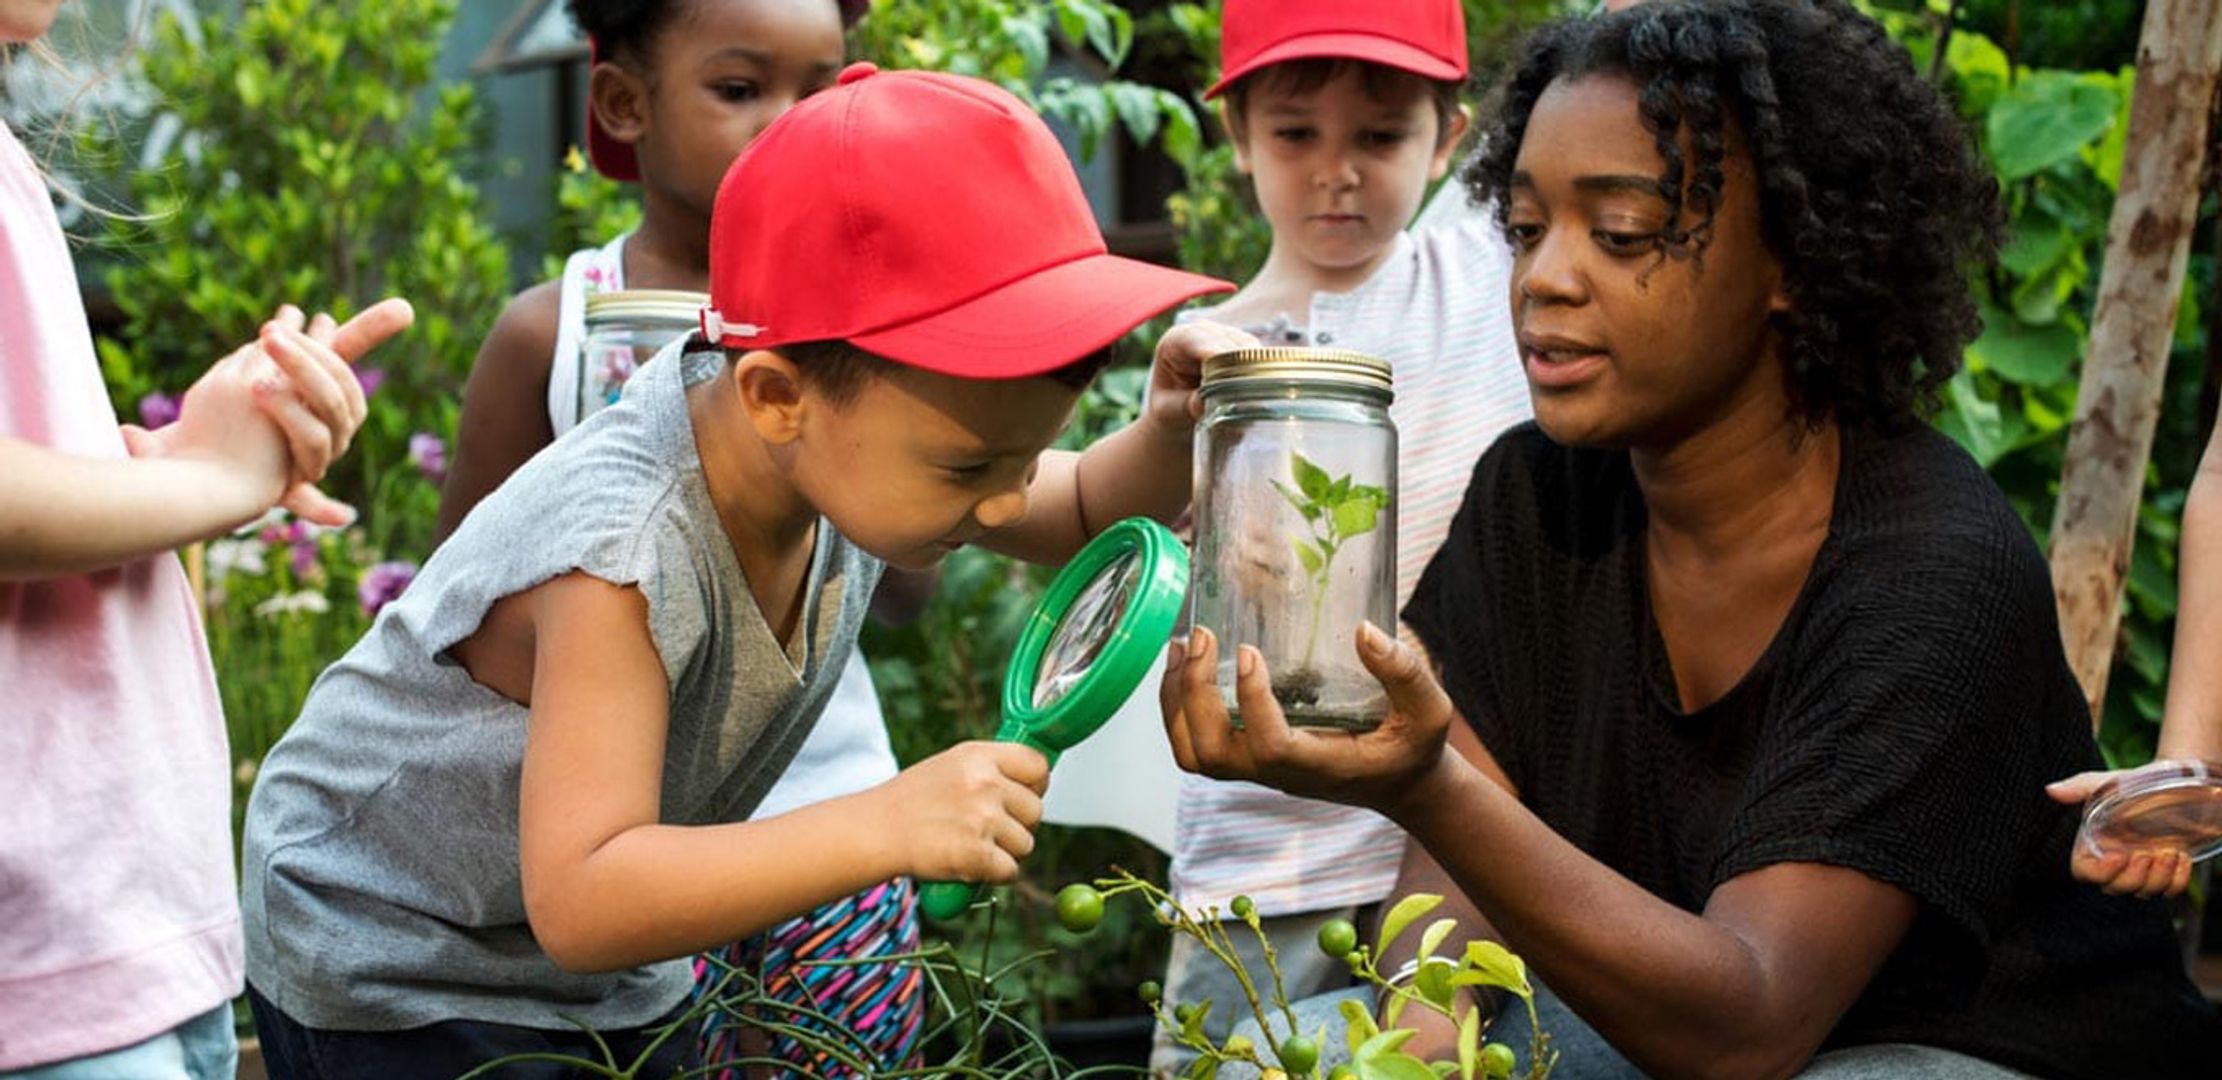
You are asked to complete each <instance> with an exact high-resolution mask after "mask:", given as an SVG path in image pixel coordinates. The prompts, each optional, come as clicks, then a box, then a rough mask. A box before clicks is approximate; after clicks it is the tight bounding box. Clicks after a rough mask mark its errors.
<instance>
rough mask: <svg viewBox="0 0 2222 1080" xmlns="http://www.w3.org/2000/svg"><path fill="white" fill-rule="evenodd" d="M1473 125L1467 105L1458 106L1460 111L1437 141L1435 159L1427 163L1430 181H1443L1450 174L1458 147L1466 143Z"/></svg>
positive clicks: (1471, 113) (1471, 114) (1451, 119)
mask: <svg viewBox="0 0 2222 1080" xmlns="http://www.w3.org/2000/svg"><path fill="white" fill-rule="evenodd" d="M1473 123H1474V118H1473V111H1472V110H1471V109H1470V108H1469V107H1468V106H1466V105H1463V104H1462V105H1460V106H1458V111H1457V112H1455V113H1452V114H1451V117H1450V127H1449V128H1448V129H1446V130H1444V131H1443V132H1442V134H1441V137H1439V138H1437V139H1436V140H1435V157H1434V159H1433V160H1431V161H1429V162H1428V163H1427V178H1428V179H1429V180H1431V181H1433V180H1441V179H1442V178H1443V175H1444V174H1445V173H1448V172H1450V167H1451V159H1452V158H1454V157H1456V156H1457V154H1458V147H1459V145H1460V144H1461V143H1463V142H1465V141H1466V132H1467V130H1468V129H1470V128H1472V127H1473Z"/></svg>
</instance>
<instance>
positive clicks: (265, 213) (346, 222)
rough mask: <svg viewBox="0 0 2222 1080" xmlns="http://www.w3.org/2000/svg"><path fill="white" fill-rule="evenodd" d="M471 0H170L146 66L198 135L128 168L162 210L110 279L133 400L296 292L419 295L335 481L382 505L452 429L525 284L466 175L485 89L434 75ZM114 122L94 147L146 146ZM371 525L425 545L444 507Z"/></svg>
mask: <svg viewBox="0 0 2222 1080" xmlns="http://www.w3.org/2000/svg"><path fill="white" fill-rule="evenodd" d="M454 11H455V0H387V2H384V3H378V4H326V3H317V2H315V0H266V2H263V3H257V4H251V5H247V6H245V7H244V9H243V10H241V11H240V12H239V13H238V15H237V17H236V19H227V18H225V17H222V16H210V17H208V18H205V19H203V20H201V21H200V22H199V23H198V24H197V25H196V26H190V27H189V26H187V25H186V24H184V23H182V22H180V21H179V20H177V19H176V18H175V17H173V16H170V15H168V14H165V15H163V16H162V17H161V19H160V20H159V21H158V22H157V24H156V25H155V27H154V29H153V41H152V43H151V44H150V45H149V46H148V47H147V48H146V49H145V50H144V52H143V53H142V54H141V58H140V61H141V75H142V77H143V78H144V79H145V81H146V83H147V84H148V86H149V87H150V88H151V89H152V90H153V92H154V93H155V95H156V96H157V99H158V101H159V102H160V107H161V108H163V109H165V110H167V111H168V113H169V114H170V115H172V116H174V117H175V118H176V120H177V122H178V124H179V125H180V126H181V128H182V130H183V131H184V132H185V135H184V136H183V137H182V138H180V139H179V140H178V141H177V142H176V143H175V144H174V145H173V146H172V148H171V149H170V151H169V152H168V153H167V154H166V155H165V156H164V158H163V160H162V161H161V162H160V163H159V165H158V166H157V167H155V168H152V169H145V170H135V171H133V172H131V173H130V174H129V175H128V177H127V178H126V179H127V182H128V190H129V192H130V194H131V196H132V198H133V201H134V202H135V203H136V204H137V205H138V206H139V207H140V208H142V209H143V211H144V212H145V213H146V214H147V215H149V217H148V218H147V219H146V220H144V221H130V220H118V221H116V222H115V223H114V225H115V227H114V229H113V230H112V231H111V234H110V235H109V236H108V237H106V238H105V242H106V243H107V244H108V245H110V246H111V247H114V248H116V249H118V250H119V253H120V255H121V256H122V259H121V265H119V266H118V267H117V268H116V269H115V270H113V271H112V272H111V273H110V274H109V277H108V285H109V288H110V289H111V290H113V292H114V294H115V297H116V302H117V304H118V305H119V306H120V307H121V308H122V310H123V313H124V317H125V323H124V327H123V330H122V332H121V333H120V334H119V335H118V336H117V337H115V338H113V339H109V340H104V341H102V342H101V343H100V351H101V359H102V364H103V366H104V368H105V369H106V375H107V378H108V383H109V387H110V389H111V391H112V392H113V393H114V394H115V395H116V397H117V400H118V402H119V404H120V405H122V406H124V407H125V411H126V412H127V413H128V412H129V406H130V404H131V403H132V402H134V401H136V400H137V399H138V398H139V397H140V395H142V394H145V393H147V392H149V391H153V390H164V391H170V392H176V391H181V390H182V389H183V388H184V387H185V386H186V385H188V384H189V383H190V382H191V381H192V380H193V378H194V377H196V376H198V375H199V374H200V372H201V371H202V370H204V369H205V368H206V367H207V366H208V365H209V364H211V363H213V362H214V361H215V360H216V359H217V358H218V357H221V356H223V355H224V354H225V353H228V352H230V351H231V350H232V349H233V348H234V347H236V346H237V345H238V344H239V343H241V342H243V341H246V340H248V339H249V338H250V337H252V336H253V334H254V332H255V328H256V327H257V326H258V325H259V324H260V323H261V322H262V321H263V320H264V319H267V318H269V317H270V314H271V312H272V311H273V310H275V308H276V307H277V305H278V304H279V303H280V302H291V303H294V304H298V305H300V306H301V307H303V308H304V309H307V310H310V311H314V310H318V309H327V310H330V311H332V312H333V313H334V314H335V315H337V316H339V317H341V318H345V317H346V316H347V315H349V314H352V313H353V312H354V311H355V310H357V309H358V308H360V307H363V306H365V305H367V304H369V303H370V302H372V301H375V300H377V299H379V298H381V297H383V296H387V295H401V296H406V297H408V298H409V299H410V300H411V301H412V302H413V303H415V304H416V308H417V323H416V327H415V328H414V329H412V330H410V331H409V332H408V333H407V334H405V335H403V336H402V337H401V338H400V339H398V340H396V341H393V342H390V343H388V344H387V345H386V346H384V347H383V348H381V349H380V350H379V351H378V353H377V354H375V356H374V358H373V359H371V360H370V361H368V366H375V367H377V368H379V369H381V370H382V371H384V373H385V376H386V377H385V381H384V385H383V387H382V388H381V390H380V391H379V407H378V408H376V409H374V410H373V411H372V413H371V416H370V419H369V421H368V422H367V423H366V424H365V425H364V427H363V430H362V432H361V434H360V435H359V436H358V438H357V441H356V444H355V449H354V451H353V452H352V453H351V454H349V455H348V457H347V458H345V459H344V460H343V461H342V462H341V463H340V464H339V465H338V466H337V468H336V470H335V473H334V475H333V477H332V479H331V481H330V486H331V487H332V488H333V489H335V490H336V492H337V493H338V494H339V495H340V496H341V497H343V498H347V499H350V500H352V501H355V502H356V503H357V504H358V505H359V506H363V507H365V508H369V509H375V507H376V505H377V501H378V499H379V497H380V495H381V493H382V492H384V491H386V490H387V489H388V488H390V487H391V486H392V485H394V484H395V483H397V482H399V480H398V478H399V477H400V476H402V475H403V474H406V473H408V472H410V470H409V468H408V466H407V463H406V462H405V460H404V458H405V451H404V448H405V446H406V444H407V441H408V439H409V437H410V436H411V435H412V434H413V433H415V432H417V431H424V430H430V431H440V432H444V431H446V430H447V429H448V425H449V424H450V423H452V420H453V412H454V408H453V404H452V403H453V402H454V401H455V400H456V399H457V398H458V397H459V391H460V388H461V386H462V379H463V376H464V374H465V373H466V372H467V371H468V370H469V366H470V361H471V357H472V355H473V354H474V353H475V351H476V349H477V346H478V340H479V338H480V337H481V336H482V335H483V334H484V333H485V330H486V328H487V327H488V326H489V325H490V324H491V323H492V321H493V317H494V315H495V313H496V312H497V311H499V309H500V306H501V303H502V300H503V298H504V297H505V296H506V294H507V292H508V254H507V251H506V249H505V248H504V247H503V245H502V243H501V241H500V240H499V239H498V238H497V237H496V235H495V232H494V229H493V228H492V226H491V225H490V224H489V222H488V221H487V219H486V217H485V216H484V214H483V212H482V207H481V205H480V201H479V195H478V191H477V189H476V188H474V187H473V186H472V185H471V184H470V183H469V182H467V181H466V180H465V179H464V176H465V175H466V174H467V172H468V167H469V165H470V161H471V156H472V153H473V150H474V141H473V140H474V132H475V131H476V125H477V122H478V120H477V117H478V113H477V107H476V105H475V102H474V98H473V95H472V92H471V88H470V87H469V86H467V85H460V84H458V85H448V86H441V87H437V88H434V87H432V86H431V82H432V77H433V61H434V58H435V57H436V55H437V53H438V48H439V42H440V40H441V38H442V37H443V36H444V35H445V33H446V30H447V28H448V25H449V24H450V22H451V21H452V20H453V16H454ZM116 138H117V135H116V134H115V133H113V132H110V131H107V130H104V129H103V130H95V131H93V132H91V133H89V134H88V135H87V136H86V139H87V141H88V144H89V145H88V150H89V151H90V152H91V154H92V156H94V157H96V158H97V159H100V160H108V161H129V160H132V159H133V157H134V155H132V154H130V153H128V152H126V150H125V148H124V147H122V146H120V145H117V144H116V143H115V141H114V140H116ZM366 526H367V527H369V528H370V530H371V533H372V539H373V541H374V542H375V544H376V545H377V546H379V547H383V548H388V549H396V548H398V549H406V550H409V551H412V552H414V551H421V550H422V549H423V546H424V545H425V544H426V543H427V542H428V541H429V538H430V532H431V528H432V522H431V520H430V519H428V518H418V517H414V516H409V515H399V514H396V515H376V516H375V517H373V518H370V519H366Z"/></svg>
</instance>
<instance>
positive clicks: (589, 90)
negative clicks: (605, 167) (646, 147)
mask: <svg viewBox="0 0 2222 1080" xmlns="http://www.w3.org/2000/svg"><path fill="white" fill-rule="evenodd" d="M586 79H587V81H586V107H587V108H589V109H592V110H593V111H594V121H595V123H597V124H600V125H601V126H602V131H603V133H604V134H607V135H608V136H609V137H610V138H613V139H616V140H617V141H618V142H621V143H627V144H630V143H633V142H637V141H639V139H640V136H641V133H642V132H644V131H646V130H648V84H647V83H645V82H643V81H642V80H641V77H640V76H639V75H636V74H634V73H633V72H632V71H631V70H629V69H627V68H626V67H625V66H624V65H623V64H618V63H614V62H612V61H608V60H604V61H602V62H601V63H599V64H596V65H594V70H593V71H590V72H588V73H587V77H586Z"/></svg>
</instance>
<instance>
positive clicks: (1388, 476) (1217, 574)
mask: <svg viewBox="0 0 2222 1080" xmlns="http://www.w3.org/2000/svg"><path fill="white" fill-rule="evenodd" d="M1393 397H1394V394H1393V393H1392V392H1391V390H1390V378H1389V365H1388V363H1387V362H1386V361H1383V360H1380V359H1377V358H1375V357H1371V356H1367V355H1364V354H1363V353H1355V352H1350V351H1347V350H1339V349H1302V348H1255V349H1238V350H1235V351H1233V352H1227V353H1221V354H1219V355H1217V356H1214V357H1211V358H1210V359H1208V360H1206V361H1204V368H1203V400H1204V415H1203V419H1202V420H1201V421H1200V422H1199V423H1198V424H1197V425H1196V495H1195V499H1196V506H1195V529H1196V532H1195V544H1196V557H1195V571H1194V578H1193V581H1194V584H1193V586H1192V588H1191V591H1190V603H1191V608H1190V619H1191V622H1192V623H1193V624H1194V625H1197V626H1202V627H1205V628H1207V629H1209V630H1211V631H1212V633H1214V634H1216V635H1218V638H1219V643H1220V645H1219V648H1220V652H1219V687H1220V691H1221V693H1222V694H1223V695H1224V696H1225V698H1226V702H1227V709H1228V712H1229V714H1230V715H1232V716H1234V717H1235V718H1236V721H1237V722H1238V723H1239V722H1240V711H1239V708H1238V706H1237V704H1236V701H1235V657H1236V650H1237V649H1238V648H1239V647H1240V646H1243V645H1250V646H1254V647H1255V648H1256V649H1257V650H1258V651H1259V652H1260V653H1262V654H1263V655H1264V657H1265V665H1266V671H1267V672H1268V673H1270V674H1271V676H1272V681H1273V696H1274V697H1275V698H1276V699H1277V700H1278V701H1279V702H1280V705H1281V711H1282V712H1283V713H1284V714H1286V715H1287V717H1288V721H1289V723H1291V724H1295V725H1306V726H1314V727H1335V728H1344V729H1349V730H1360V731H1362V730H1365V729H1368V728H1371V727H1374V726H1375V725H1377V724H1379V723H1380V722H1381V718H1382V717H1383V716H1384V715H1386V714H1387V712H1388V698H1387V696H1386V695H1385V694H1384V693H1383V692H1382V689H1381V684H1380V683H1379V682H1378V681H1376V680H1375V679H1374V677H1373V676H1372V674H1371V673H1369V672H1367V671H1366V669H1365V666H1364V665H1363V664H1361V663H1360V662H1359V660H1358V650H1357V631H1358V624H1359V622H1360V621H1361V620H1367V619H1370V620H1372V621H1373V623H1374V625H1376V626H1379V627H1381V628H1382V629H1383V630H1385V631H1388V632H1389V633H1395V632H1396V490H1397V476H1396V452H1397V442H1396V438H1397V437H1396V425H1395V424H1394V423H1393V422H1391V421H1390V419H1389V402H1390V400H1391V399H1392V398H1393Z"/></svg>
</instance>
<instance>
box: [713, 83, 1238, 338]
mask: <svg viewBox="0 0 2222 1080" xmlns="http://www.w3.org/2000/svg"><path fill="white" fill-rule="evenodd" d="M1233 288H1234V286H1232V285H1229V284H1227V283H1226V282H1223V281H1218V280H1215V279H1212V278H1208V277H1202V276H1199V275H1196V274H1189V273H1184V272H1182V271H1179V270H1172V269H1168V268H1166V267H1162V266H1153V265H1151V264H1149V263H1145V262H1138V261H1136V260H1133V259H1125V258H1120V257H1118V256H1116V255H1112V254H1110V253H1109V252H1108V251H1107V250H1106V249H1105V247H1104V243H1103V233H1102V232H1101V231H1100V230H1099V229H1097V228H1096V221H1095V215H1094V213H1093V212H1091V211H1090V210H1089V208H1088V199H1087V197H1086V196H1085V195H1083V194H1082V193H1081V190H1080V180H1079V177H1077V176H1075V175H1074V174H1073V169H1072V163H1071V162H1070V161H1069V160H1067V159H1066V157H1065V152H1064V150H1063V149H1062V148H1061V147H1059V146H1058V144H1057V138H1056V136H1054V135H1051V134H1050V132H1049V127H1048V126H1047V125H1045V124H1043V123H1042V121H1041V118H1040V117H1038V116H1036V115H1035V114H1034V110H1033V109H1031V108H1028V107H1027V106H1026V104H1025V103H1024V102H1021V101H1020V100H1019V99H1017V98H1016V97H1013V96H1011V95H1010V94H1009V93H1008V92H1006V91H1004V90H1003V89H1002V88H1000V87H997V86H995V85H994V84H992V83H988V82H983V81H981V80H979V79H972V78H966V77H963V76H957V75H943V74H937V73H931V72H921V71H880V70H879V69H878V68H875V67H873V66H872V65H871V64H851V65H850V66H849V67H848V69H847V70H845V71H843V72H842V73H841V78H840V81H839V83H838V84H837V85H836V86H834V87H833V88H832V89H829V90H825V91H823V92H820V93H818V94H815V95H813V96H811V97H810V98H808V99H806V100H804V101H803V102H802V103H801V104H798V105H796V106H795V107H794V108H793V109H790V110H788V112H787V114H786V115H784V116H782V117H780V118H779V119H778V120H775V121H773V122H772V123H771V125H770V126H769V127H766V128H765V129H764V133H763V134H762V135H759V136H757V137H756V141H755V142H754V143H751V144H750V145H749V148H748V149H747V150H745V151H743V152H742V153H741V156H740V158H739V159H738V160H736V161H735V162H734V163H733V167H732V168H731V169H730V170H728V171H727V172H726V174H725V180H724V182H723V183H721V184H719V185H718V197H717V204H716V208H715V209H714V211H713V212H712V214H711V218H710V307H709V308H707V309H705V310H704V311H703V313H702V331H703V333H704V334H705V335H707V336H708V337H709V339H710V340H711V341H713V342H716V343H718V344H721V345H724V346H726V347H728V348H741V349H762V348H772V347H775V346H779V345H787V344H792V343H795V342H799V341H831V340H842V341H847V342H849V343H851V344H853V345H855V346H857V347H858V348H861V349H864V350H865V351H867V352H871V353H874V354H876V355H879V356H883V357H886V358H887V359H889V360H894V361H897V362H900V363H904V364H909V365H912V366H914V367H920V368H925V369H927V370H929V371H937V372H941V373H943V374H946V375H955V376H959V377H962V378H969V379H1008V378H1022V377H1025V376H1030V375H1040V374H1044V373H1047V372H1050V371H1054V370H1056V369H1057V368H1060V367H1063V366H1065V365H1066V364H1069V363H1071V362H1073V361H1074V360H1077V359H1079V358H1081V357H1083V356H1086V355H1088V354H1089V353H1092V352H1094V351H1096V350H1097V349H1100V348H1103V347H1104V346H1106V345H1109V344H1110V343H1111V342H1113V341H1115V340H1117V339H1118V337H1119V336H1120V335H1122V334H1124V333H1126V332H1127V331H1129V330H1131V329H1133V328H1134V327H1136V326H1138V325H1140V324H1141V323H1142V322H1144V321H1146V320H1147V319H1149V318H1150V317H1151V316H1153V315H1156V314H1157V313H1159V312H1161V311H1164V310H1165V309H1166V308H1169V307H1171V306H1173V305H1174V304H1177V303H1179V302H1181V301H1183V300H1186V299H1188V298H1190V297H1193V296H1197V295H1201V294H1203V293H1210V292H1225V291H1229V290H1232V289H1233Z"/></svg>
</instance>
